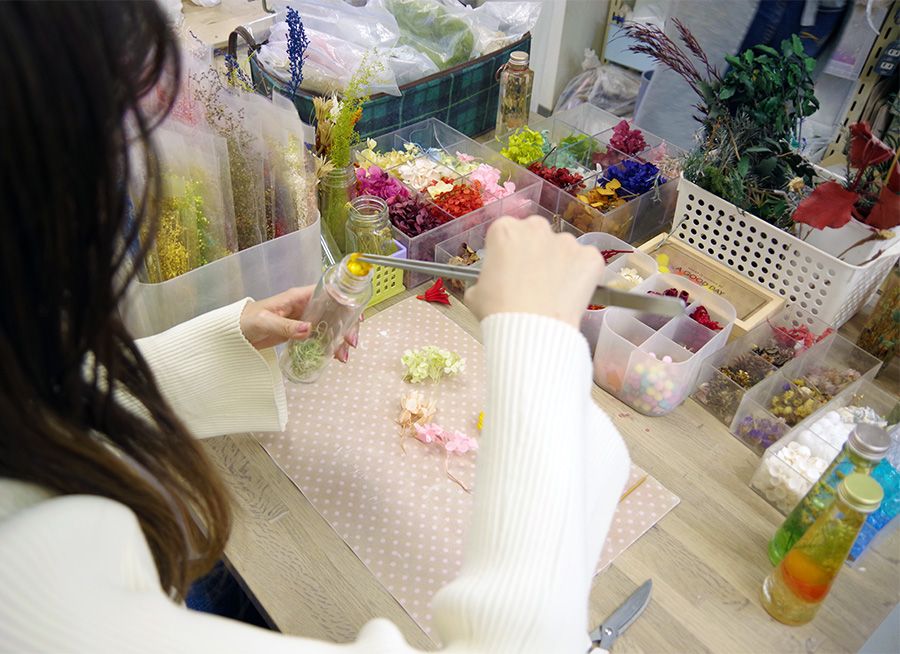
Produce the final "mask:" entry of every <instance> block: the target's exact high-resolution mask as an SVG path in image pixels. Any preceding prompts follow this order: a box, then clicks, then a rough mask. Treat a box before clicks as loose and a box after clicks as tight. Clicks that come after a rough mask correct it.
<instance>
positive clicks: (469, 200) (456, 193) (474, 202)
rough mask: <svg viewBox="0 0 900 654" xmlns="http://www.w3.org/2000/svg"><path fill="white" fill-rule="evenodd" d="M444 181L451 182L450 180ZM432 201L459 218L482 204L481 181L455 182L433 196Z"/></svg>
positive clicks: (479, 207)
mask: <svg viewBox="0 0 900 654" xmlns="http://www.w3.org/2000/svg"><path fill="white" fill-rule="evenodd" d="M444 181H446V182H448V183H450V182H452V180H444ZM432 202H434V204H436V205H437V206H438V207H440V208H441V209H443V210H444V211H446V212H447V213H449V214H450V215H451V216H453V217H455V218H459V217H460V216H462V215H465V214H467V213H469V212H471V211H475V210H476V209H481V207H483V206H484V199H482V197H481V183H480V182H477V181H476V182H473V183H472V184H466V183H457V184H455V185H454V186H453V188H452V189H450V190H449V191H447V192H445V193H441V194H440V195H438V196H437V197H436V198H434V199H433V200H432Z"/></svg>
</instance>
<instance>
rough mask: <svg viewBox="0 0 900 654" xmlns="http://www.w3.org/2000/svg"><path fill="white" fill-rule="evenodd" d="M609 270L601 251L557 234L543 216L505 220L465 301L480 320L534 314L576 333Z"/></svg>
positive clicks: (490, 237) (494, 231)
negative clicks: (606, 270)
mask: <svg viewBox="0 0 900 654" xmlns="http://www.w3.org/2000/svg"><path fill="white" fill-rule="evenodd" d="M605 267H606V263H605V261H604V260H603V256H602V255H601V254H600V251H599V250H598V249H597V248H595V247H590V246H585V245H581V244H579V243H578V242H577V241H576V240H575V237H574V236H572V235H571V234H554V233H553V232H552V231H551V229H550V223H548V222H547V221H546V220H545V219H543V218H541V217H540V216H531V217H530V218H526V219H524V220H519V219H516V218H509V217H503V218H500V219H499V220H497V222H495V223H494V224H493V225H491V228H490V229H489V230H488V233H487V238H486V241H485V259H484V263H483V264H482V267H481V273H480V274H479V276H478V282H477V283H476V284H475V285H474V286H472V287H470V288H469V289H468V290H467V291H466V297H465V302H466V305H467V306H468V307H469V308H470V309H471V310H472V312H473V313H474V314H475V316H476V317H477V318H478V319H479V320H483V319H484V318H487V317H488V316H490V315H492V314H495V313H534V314H538V315H542V316H549V317H550V318H556V319H558V320H562V321H563V322H566V323H569V324H570V325H572V326H573V327H575V328H576V329H578V327H579V325H580V323H581V316H582V314H583V313H584V311H585V308H586V307H587V305H588V304H589V302H590V298H591V295H592V294H593V292H594V290H595V289H596V287H597V285H598V284H599V283H600V277H601V275H602V274H603V269H604V268H605Z"/></svg>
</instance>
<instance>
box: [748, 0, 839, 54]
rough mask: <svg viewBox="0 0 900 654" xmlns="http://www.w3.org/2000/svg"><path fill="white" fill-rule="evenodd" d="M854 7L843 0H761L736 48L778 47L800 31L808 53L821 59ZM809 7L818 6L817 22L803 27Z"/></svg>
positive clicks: (816, 12)
mask: <svg viewBox="0 0 900 654" xmlns="http://www.w3.org/2000/svg"><path fill="white" fill-rule="evenodd" d="M851 6H852V2H842V1H841V0H831V1H830V2H826V1H824V0H819V1H818V2H816V0H761V1H760V3H759V6H758V7H757V9H756V15H755V16H754V17H753V21H752V22H751V23H750V27H749V28H748V29H747V33H746V35H745V36H744V41H743V43H741V46H740V47H739V48H738V49H737V51H738V52H743V51H744V50H746V49H747V48H751V47H753V46H754V45H768V46H771V47H773V48H775V49H776V50H777V49H779V48H780V47H781V42H782V41H784V40H785V39H789V38H790V37H791V34H797V35H798V36H799V37H800V40H801V41H802V42H803V49H804V51H805V52H806V54H807V55H809V56H810V57H813V58H814V59H815V58H818V57H819V55H820V54H822V51H823V50H824V49H825V48H826V47H827V46H828V45H830V44H831V43H832V42H833V41H834V40H836V39H837V37H838V36H839V35H840V31H841V27H842V26H843V24H844V19H845V16H847V13H848V11H850V9H851ZM810 7H812V8H814V9H815V13H814V14H813V16H814V20H815V23H814V24H812V25H808V26H804V24H803V23H804V22H806V21H804V18H805V16H804V14H805V13H809V10H810Z"/></svg>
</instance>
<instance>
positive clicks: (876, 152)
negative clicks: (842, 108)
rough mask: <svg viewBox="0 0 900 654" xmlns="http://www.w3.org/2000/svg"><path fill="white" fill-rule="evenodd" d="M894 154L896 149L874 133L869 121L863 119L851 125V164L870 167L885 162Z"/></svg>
mask: <svg viewBox="0 0 900 654" xmlns="http://www.w3.org/2000/svg"><path fill="white" fill-rule="evenodd" d="M893 156H894V151H893V150H892V149H891V148H890V147H889V146H888V145H887V144H885V143H884V142H883V141H881V140H880V139H878V138H877V137H876V136H875V135H874V134H872V129H871V128H870V127H869V123H867V122H866V121H864V120H863V121H861V122H859V123H853V124H852V125H850V165H851V166H853V167H854V168H868V167H869V166H877V165H878V164H880V163H884V162H885V161H887V160H888V159H890V158H891V157H893Z"/></svg>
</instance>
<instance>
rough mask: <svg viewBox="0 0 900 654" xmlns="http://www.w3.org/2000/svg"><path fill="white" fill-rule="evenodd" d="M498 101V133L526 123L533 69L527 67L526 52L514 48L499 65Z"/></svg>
mask: <svg viewBox="0 0 900 654" xmlns="http://www.w3.org/2000/svg"><path fill="white" fill-rule="evenodd" d="M499 73H500V101H499V103H498V106H497V128H496V133H497V134H498V135H501V134H506V133H507V132H509V131H510V130H514V129H518V128H520V127H524V126H525V125H527V124H528V112H529V110H530V109H531V88H532V86H533V85H534V71H533V70H531V69H530V68H528V53H527V52H520V51H519V50H516V51H515V52H513V53H511V54H510V55H509V61H508V62H507V63H506V64H504V65H503V66H501V67H500V71H499Z"/></svg>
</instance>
